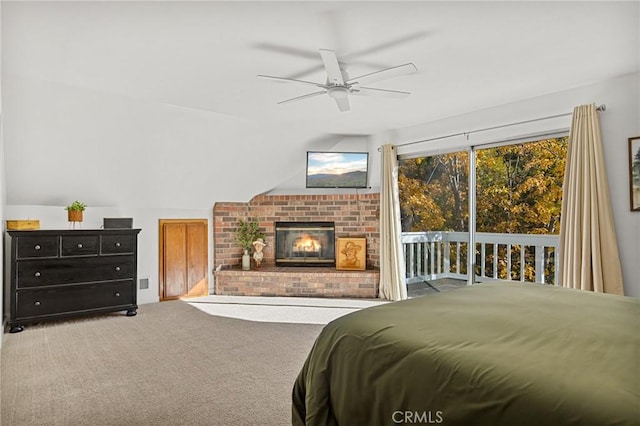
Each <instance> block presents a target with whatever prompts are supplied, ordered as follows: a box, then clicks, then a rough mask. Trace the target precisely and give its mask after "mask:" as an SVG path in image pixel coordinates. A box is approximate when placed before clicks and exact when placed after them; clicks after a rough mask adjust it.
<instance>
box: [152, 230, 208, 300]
mask: <svg viewBox="0 0 640 426" xmlns="http://www.w3.org/2000/svg"><path fill="white" fill-rule="evenodd" d="M168 223H184V224H188V223H202V224H203V225H204V226H205V229H206V232H205V236H204V248H205V258H206V259H207V266H206V271H207V273H206V274H205V277H206V280H207V282H206V287H207V289H208V288H209V272H208V271H209V219H159V220H158V250H159V251H158V267H159V270H158V297H159V298H160V301H161V302H162V301H165V300H176V299H175V298H168V299H167V298H165V297H164V285H165V276H164V248H165V247H164V225H165V224H168Z"/></svg>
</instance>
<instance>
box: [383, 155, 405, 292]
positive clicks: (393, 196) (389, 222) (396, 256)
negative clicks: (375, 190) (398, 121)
mask: <svg viewBox="0 0 640 426" xmlns="http://www.w3.org/2000/svg"><path fill="white" fill-rule="evenodd" d="M401 232H402V229H401V225H400V196H399V193H398V159H397V154H396V148H395V146H393V145H383V146H382V182H381V189H380V298H383V299H387V300H402V299H406V298H407V285H406V280H405V264H404V256H403V254H402V243H401V242H400V233H401Z"/></svg>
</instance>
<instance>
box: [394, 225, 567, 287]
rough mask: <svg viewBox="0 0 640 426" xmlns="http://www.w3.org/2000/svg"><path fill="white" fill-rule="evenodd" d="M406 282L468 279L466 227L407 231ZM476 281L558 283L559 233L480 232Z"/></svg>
mask: <svg viewBox="0 0 640 426" xmlns="http://www.w3.org/2000/svg"><path fill="white" fill-rule="evenodd" d="M401 240H402V245H403V249H404V256H405V263H406V277H407V283H411V282H416V281H420V280H425V281H427V280H437V279H440V278H454V279H462V280H466V279H467V253H468V250H467V248H468V240H469V234H468V233H467V232H446V231H429V232H403V233H402V237H401ZM475 242H476V244H475V245H476V247H475V271H474V273H475V278H474V280H475V281H494V280H510V281H522V282H536V283H543V284H553V285H558V276H557V271H558V262H559V259H558V255H557V254H558V245H559V237H558V236H557V235H534V234H493V233H483V232H478V233H476V241H475Z"/></svg>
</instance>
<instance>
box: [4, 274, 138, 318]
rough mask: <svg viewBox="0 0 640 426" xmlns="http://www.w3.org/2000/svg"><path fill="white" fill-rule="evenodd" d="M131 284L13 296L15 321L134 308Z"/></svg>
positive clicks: (36, 292) (55, 290) (37, 291)
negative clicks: (61, 314) (60, 314)
mask: <svg viewBox="0 0 640 426" xmlns="http://www.w3.org/2000/svg"><path fill="white" fill-rule="evenodd" d="M134 291H135V286H134V281H133V280H127V281H118V282H114V283H102V284H90V285H80V286H69V287H61V288H56V289H41V290H22V291H18V292H16V319H18V320H21V319H28V318H32V317H39V316H46V315H53V314H59V313H65V314H66V313H78V312H87V311H91V310H99V309H101V308H110V307H119V306H122V307H124V308H126V307H127V306H131V305H134V304H135V299H134V297H133V292H134Z"/></svg>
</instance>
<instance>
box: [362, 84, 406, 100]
mask: <svg viewBox="0 0 640 426" xmlns="http://www.w3.org/2000/svg"><path fill="white" fill-rule="evenodd" d="M351 94H352V95H359V96H378V95H382V96H386V97H389V98H404V97H406V96H409V95H410V94H411V92H404V91H402V90H389V89H376V88H374V87H362V86H358V85H356V86H354V87H352V88H351Z"/></svg>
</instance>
